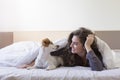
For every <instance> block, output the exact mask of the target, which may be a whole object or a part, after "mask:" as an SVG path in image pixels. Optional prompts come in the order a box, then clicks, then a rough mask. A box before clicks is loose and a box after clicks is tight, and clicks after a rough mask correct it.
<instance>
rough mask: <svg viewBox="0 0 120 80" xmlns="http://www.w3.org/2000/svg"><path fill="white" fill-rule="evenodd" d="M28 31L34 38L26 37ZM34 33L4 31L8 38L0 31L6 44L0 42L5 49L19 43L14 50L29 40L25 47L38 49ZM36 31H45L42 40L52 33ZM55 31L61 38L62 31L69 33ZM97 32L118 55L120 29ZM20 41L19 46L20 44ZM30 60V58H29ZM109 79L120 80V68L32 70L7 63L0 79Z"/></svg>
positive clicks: (0, 74) (0, 67)
mask: <svg viewBox="0 0 120 80" xmlns="http://www.w3.org/2000/svg"><path fill="white" fill-rule="evenodd" d="M27 33H28V34H29V35H33V36H34V39H33V38H32V37H28V38H29V39H28V38H26V37H25V34H27ZM33 33H34V32H10V33H8V32H4V36H6V35H7V39H6V37H5V38H4V37H2V38H1V35H3V32H2V33H0V39H2V40H1V41H5V44H3V43H2V42H1V43H0V44H1V49H4V48H6V47H7V48H9V46H11V44H12V43H13V44H14V45H16V44H17V46H16V49H14V50H18V48H17V47H19V48H21V47H24V46H21V47H20V45H22V44H24V42H25V43H26V42H27V43H26V45H25V47H29V50H32V49H31V48H30V46H32V47H33V46H34V50H37V46H39V44H38V43H39V42H38V41H37V46H35V45H34V44H36V40H38V39H37V37H36V38H35V35H36V34H33ZM36 33H37V34H43V33H44V36H42V37H39V40H40V38H44V37H45V33H51V32H36ZM54 33H55V34H60V35H59V38H62V37H61V36H62V33H64V34H68V33H69V31H68V32H67V33H66V32H58V33H57V32H54V31H53V34H54ZM10 34H12V35H10ZM96 34H97V35H98V36H99V37H100V38H102V39H103V40H105V41H106V42H107V43H108V44H109V45H110V47H111V48H112V50H113V51H115V52H116V54H118V55H119V54H120V50H119V49H120V45H119V44H118V43H119V41H120V38H119V37H117V36H116V35H118V34H120V31H96ZM20 35H24V36H20ZM8 36H9V37H8ZM18 36H19V38H17V37H18ZM26 36H27V35H26ZM36 36H38V35H36ZM49 36H50V35H49ZM63 36H64V37H66V35H63ZM50 38H51V39H52V40H55V39H56V38H58V36H57V37H56V38H55V36H54V37H53V36H50ZM30 40H32V41H30ZM8 41H9V42H8ZM18 42H20V43H19V46H18ZM30 43H31V45H29V46H27V45H28V44H30ZM13 44H12V45H13ZM25 47H24V48H25ZM35 47H36V48H35ZM4 50H5V49H4ZM21 50H22V49H21ZM25 50H26V51H29V50H27V49H25ZM34 50H32V51H34ZM17 52H18V51H17ZM30 52H31V51H30ZM28 53H29V52H28ZM0 54H1V53H0ZM12 54H14V53H12ZM17 54H22V52H21V53H17ZM3 55H4V54H3ZM24 55H25V54H24ZM26 55H27V54H26ZM33 55H34V56H35V54H31V56H33ZM36 55H37V53H36ZM16 56H18V55H15V56H14V57H16ZM119 56H120V55H119ZM119 56H117V57H119ZM3 57H4V56H3ZM17 59H18V58H17ZM20 59H21V60H22V61H24V59H26V56H25V57H23V56H22V58H20ZM20 59H19V61H21V60H20ZM33 59H34V58H33ZM28 60H29V58H28ZM11 63H12V61H11ZM13 63H14V62H13ZM20 63H22V64H23V62H20ZM26 63H27V62H26ZM118 64H119V63H118ZM0 65H1V64H0ZM11 65H13V64H11ZM16 65H20V64H16ZM16 65H14V66H16ZM107 79H109V80H120V69H119V68H115V69H108V70H103V71H91V69H90V68H89V67H82V66H75V67H59V68H57V69H54V70H50V71H46V70H45V69H31V70H27V69H20V68H16V67H12V66H10V64H9V65H5V66H0V80H107Z"/></svg>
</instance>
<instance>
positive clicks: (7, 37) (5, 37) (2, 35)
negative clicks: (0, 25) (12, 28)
mask: <svg viewBox="0 0 120 80" xmlns="http://www.w3.org/2000/svg"><path fill="white" fill-rule="evenodd" d="M12 43H13V32H0V48H3V47H5V46H7V45H10V44H12Z"/></svg>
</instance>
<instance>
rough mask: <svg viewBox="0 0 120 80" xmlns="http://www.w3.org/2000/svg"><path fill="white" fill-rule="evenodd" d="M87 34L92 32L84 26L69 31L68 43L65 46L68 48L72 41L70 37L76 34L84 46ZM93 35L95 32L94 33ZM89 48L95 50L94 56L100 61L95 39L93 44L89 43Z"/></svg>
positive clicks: (100, 57)
mask: <svg viewBox="0 0 120 80" xmlns="http://www.w3.org/2000/svg"><path fill="white" fill-rule="evenodd" d="M89 34H94V33H93V32H92V31H91V30H89V29H86V28H84V27H81V28H79V29H77V30H75V31H73V32H71V33H70V35H69V37H68V45H67V47H69V49H71V48H70V44H71V43H72V37H73V36H74V35H75V36H78V37H79V39H80V42H81V43H82V45H83V46H84V44H85V41H86V38H87V36H88V35H89ZM94 35H95V34H94ZM91 48H92V49H93V51H94V52H95V54H96V56H98V58H99V59H100V60H101V61H102V56H101V53H100V52H99V50H98V47H97V44H96V39H95V40H94V42H93V44H92V45H91Z"/></svg>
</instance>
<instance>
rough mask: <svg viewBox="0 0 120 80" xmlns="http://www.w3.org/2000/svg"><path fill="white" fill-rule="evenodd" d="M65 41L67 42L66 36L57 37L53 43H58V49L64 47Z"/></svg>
mask: <svg viewBox="0 0 120 80" xmlns="http://www.w3.org/2000/svg"><path fill="white" fill-rule="evenodd" d="M67 43H68V41H67V39H66V38H63V39H59V40H56V41H54V44H55V45H59V46H60V47H59V49H61V48H63V47H65V46H66V45H67Z"/></svg>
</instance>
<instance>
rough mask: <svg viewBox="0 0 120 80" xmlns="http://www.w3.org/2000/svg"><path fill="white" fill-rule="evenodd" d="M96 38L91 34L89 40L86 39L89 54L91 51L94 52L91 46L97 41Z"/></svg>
mask: <svg viewBox="0 0 120 80" xmlns="http://www.w3.org/2000/svg"><path fill="white" fill-rule="evenodd" d="M94 37H95V36H94V34H89V35H88V36H87V38H86V41H85V49H86V50H87V52H89V51H90V50H92V48H91V45H92V43H93V41H94V39H95V38H94Z"/></svg>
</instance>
